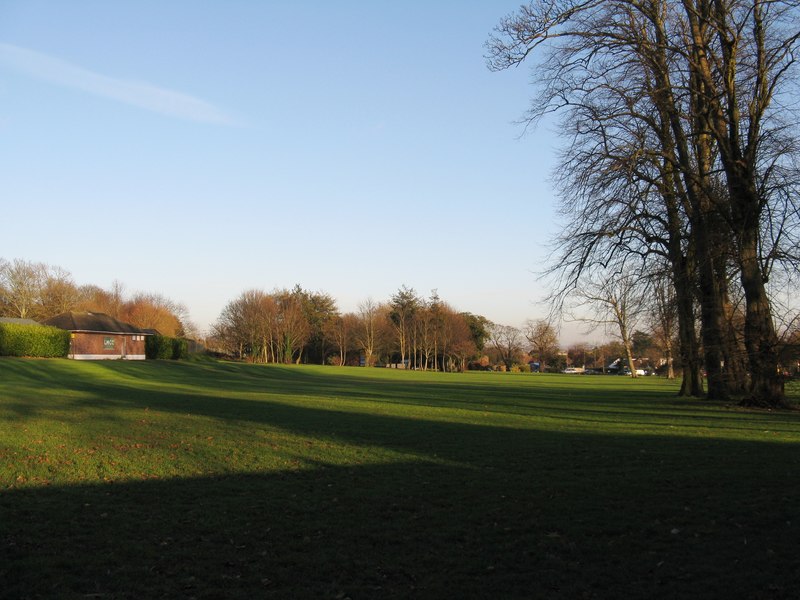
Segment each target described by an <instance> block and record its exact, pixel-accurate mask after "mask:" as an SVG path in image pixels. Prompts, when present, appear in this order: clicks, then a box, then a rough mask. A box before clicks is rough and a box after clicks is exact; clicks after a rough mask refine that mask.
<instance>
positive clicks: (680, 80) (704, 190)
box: [488, 0, 800, 406]
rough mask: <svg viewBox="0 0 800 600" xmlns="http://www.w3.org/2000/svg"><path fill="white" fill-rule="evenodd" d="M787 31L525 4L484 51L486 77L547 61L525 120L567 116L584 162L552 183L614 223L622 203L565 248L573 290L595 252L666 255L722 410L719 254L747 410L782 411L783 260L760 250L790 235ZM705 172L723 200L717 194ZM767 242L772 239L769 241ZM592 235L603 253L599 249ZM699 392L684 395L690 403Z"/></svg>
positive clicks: (687, 2) (771, 15)
mask: <svg viewBox="0 0 800 600" xmlns="http://www.w3.org/2000/svg"><path fill="white" fill-rule="evenodd" d="M795 17H796V6H795V3H794V2H791V1H783V2H781V1H767V0H737V1H732V2H722V1H719V0H683V1H678V0H647V1H644V0H616V1H613V2H583V3H576V2H573V1H571V0H535V1H533V2H531V3H530V4H529V5H527V6H524V7H522V8H521V9H520V10H519V12H518V13H516V14H513V15H511V16H509V17H507V18H506V19H504V20H503V21H502V22H501V23H500V25H499V26H498V28H497V35H496V36H494V37H492V38H491V39H490V41H489V44H488V47H489V55H490V66H491V67H492V68H495V69H503V68H508V67H511V66H516V65H518V64H521V63H522V62H524V61H525V60H526V59H528V57H529V56H531V55H532V54H536V55H537V56H539V57H540V58H541V59H542V60H540V61H539V63H538V64H537V71H536V72H537V75H538V76H539V77H540V78H541V81H542V85H541V86H540V91H541V94H540V96H539V97H538V98H537V99H536V101H535V102H534V104H533V107H532V110H531V113H530V114H529V117H530V118H531V119H532V120H535V119H536V118H538V117H540V116H541V115H543V114H546V113H548V112H550V111H554V110H562V109H563V111H564V114H565V115H566V117H567V119H568V121H567V122H565V127H564V130H565V131H566V132H568V133H569V135H572V136H573V140H574V143H573V145H572V148H571V150H573V149H578V150H582V152H573V153H572V154H571V156H572V157H573V158H572V162H571V163H569V164H571V165H574V166H576V167H577V169H575V171H574V175H573V172H572V171H570V169H568V168H564V167H563V166H562V168H561V169H560V171H561V173H564V174H565V177H566V178H567V179H568V180H569V181H570V182H571V184H572V185H574V186H575V189H579V190H581V191H582V193H583V194H586V195H587V197H588V196H589V195H590V194H591V191H592V189H599V190H600V191H601V192H602V193H601V196H600V198H603V199H612V198H614V197H619V198H622V199H623V200H622V202H616V203H615V204H614V205H615V206H619V207H620V208H621V205H622V204H624V203H626V202H629V203H630V204H631V208H632V210H630V211H628V213H627V215H630V216H631V218H629V219H626V218H625V216H626V213H625V212H624V211H622V210H618V211H616V212H609V211H608V210H600V211H598V213H599V214H600V215H601V216H602V218H603V219H605V222H604V223H603V224H602V227H594V228H591V227H586V228H585V229H584V230H585V232H586V233H587V234H589V235H585V236H584V235H581V233H580V231H579V232H578V235H576V236H575V238H576V240H577V241H576V243H575V246H576V251H575V256H576V260H575V262H574V263H573V266H575V267H576V268H575V269H573V270H572V275H573V276H574V278H575V279H574V280H573V281H572V284H573V285H574V284H576V280H577V277H579V276H580V273H581V272H582V270H583V268H584V267H585V266H586V265H587V264H590V263H591V261H592V260H594V259H595V258H597V260H598V261H599V262H600V263H602V264H604V265H608V264H610V263H609V257H610V258H611V260H612V261H613V258H614V257H613V256H612V255H610V254H609V253H608V252H604V253H603V252H601V253H600V254H599V255H598V254H596V250H597V248H598V247H600V246H609V248H610V249H611V250H613V251H615V252H619V253H621V254H628V255H631V254H636V253H638V254H639V255H640V256H641V257H642V258H646V257H647V256H648V255H649V254H650V253H651V252H662V253H663V254H665V255H666V256H667V257H668V258H669V260H670V262H671V265H672V268H673V271H674V277H673V282H674V284H675V285H676V293H677V296H678V305H679V319H680V321H681V327H680V332H681V345H682V347H684V346H687V345H688V344H689V343H690V342H692V336H690V335H688V333H690V332H689V331H688V328H689V324H690V323H691V319H690V318H689V315H688V313H687V312H686V311H687V310H688V307H689V303H688V299H689V298H690V297H691V296H690V295H689V294H687V293H686V289H684V286H685V285H686V284H687V283H688V282H694V284H695V285H698V287H699V291H700V297H701V307H702V311H701V317H702V322H703V342H704V347H705V359H706V368H707V370H708V371H709V394H710V395H711V396H715V397H723V396H725V395H726V394H727V393H729V386H728V379H726V378H725V377H723V375H722V369H721V363H722V362H723V358H724V356H725V352H726V346H725V344H727V343H729V340H728V339H727V336H726V335H725V334H724V331H723V327H724V311H723V307H724V304H725V298H724V290H723V289H722V287H721V284H720V260H719V258H720V252H719V250H720V248H732V249H733V251H734V252H733V255H734V258H735V262H736V266H737V269H738V271H739V277H740V280H741V285H742V289H743V291H744V294H745V296H746V300H747V302H746V311H745V312H746V314H745V324H746V326H745V346H746V348H747V354H748V360H749V372H750V380H751V386H750V394H751V401H752V402H755V403H760V404H764V405H768V406H780V405H783V404H784V396H783V389H782V385H781V380H780V378H779V377H778V376H777V369H776V360H777V354H776V351H775V350H776V348H775V343H776V335H775V330H774V323H773V319H772V314H771V306H770V300H769V297H768V296H767V293H766V286H765V281H766V280H767V279H768V276H769V268H770V261H772V260H774V259H775V258H776V257H777V256H783V257H788V256H789V255H790V254H792V253H793V252H783V251H781V252H773V251H772V250H771V249H769V248H765V247H764V242H765V241H773V240H779V239H781V238H783V239H787V238H788V239H794V238H795V235H794V231H796V230H797V226H798V219H797V218H796V214H797V210H796V206H797V205H796V200H795V198H796V196H797V195H796V194H795V193H792V192H791V190H793V189H794V188H796V185H797V181H798V178H797V174H796V170H794V169H792V168H791V165H792V162H793V160H794V158H796V155H797V152H798V148H797V145H796V144H795V143H794V141H793V140H794V138H795V137H796V136H793V134H792V132H791V131H790V129H788V128H787V123H786V122H782V121H781V120H780V110H779V109H781V108H785V105H784V106H781V104H780V102H779V100H780V99H781V98H785V97H787V96H788V95H789V94H791V93H792V92H794V91H795V90H794V88H793V87H791V85H790V84H791V83H792V80H791V77H790V75H791V74H792V73H793V71H794V66H795V65H794V56H795V53H796V49H797V45H798V39H800V36H798V34H797V32H796V27H795V25H794V23H793V19H795ZM716 173H721V174H722V176H723V185H724V188H725V192H726V193H725V194H719V193H718V190H717V189H716V188H717V184H718V181H719V179H718V177H717V175H716ZM609 191H610V192H609ZM652 191H655V192H656V193H655V194H652V193H651V192H652ZM651 197H652V198H656V197H657V198H660V202H659V204H658V205H657V207H656V208H657V210H655V211H648V205H646V204H644V203H642V202H641V199H646V198H651ZM790 198H791V199H790ZM789 205H791V206H789ZM586 206H588V204H587V205H586ZM787 206H788V210H787ZM781 211H782V212H781ZM583 215H584V217H586V218H588V219H590V221H589V222H592V221H591V219H592V216H591V215H587V213H583ZM609 215H614V218H613V220H610V221H609V220H608V219H607V218H606V217H607V216H609ZM776 216H777V218H776ZM787 217H788V218H787ZM765 221H768V222H769V225H767V224H766V223H765ZM687 224H688V227H687ZM774 228H778V229H780V230H781V232H782V233H781V234H780V235H770V236H765V235H764V233H765V231H766V232H771V231H772V230H773V229H774ZM572 229H573V230H575V229H576V228H575V227H574V226H573V227H572ZM682 231H687V233H688V236H686V237H684V236H683V235H682ZM664 233H666V235H664ZM603 235H608V236H610V237H611V239H613V240H614V243H613V244H610V245H609V244H607V243H604V242H603V237H602V236H603ZM659 244H660V246H661V247H660V249H659V248H658V247H657V246H658V245H659ZM783 247H784V248H785V247H786V246H785V245H784V246H783ZM581 249H582V251H581ZM603 254H605V256H606V258H600V257H601V256H602V255H603ZM693 257H697V259H698V260H697V261H696V262H694V260H693ZM693 263H694V264H693ZM695 268H696V269H697V273H698V275H699V276H698V277H697V279H696V280H695V279H693V278H692V277H693V271H694V269H695ZM565 287H569V286H565ZM689 359H690V361H691V359H692V357H689ZM686 366H688V367H690V369H689V370H688V372H687V369H686V367H685V369H684V372H685V375H688V376H691V377H694V375H693V373H694V368H693V365H692V364H688V365H686ZM698 391H699V387H698V386H697V382H694V383H693V384H692V386H691V389H690V390H689V393H692V394H695V393H697V392H698Z"/></svg>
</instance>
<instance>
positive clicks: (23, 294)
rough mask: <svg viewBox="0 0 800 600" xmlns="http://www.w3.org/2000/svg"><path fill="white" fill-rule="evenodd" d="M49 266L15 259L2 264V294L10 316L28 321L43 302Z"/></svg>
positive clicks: (0, 284)
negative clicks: (43, 289) (42, 297)
mask: <svg viewBox="0 0 800 600" xmlns="http://www.w3.org/2000/svg"><path fill="white" fill-rule="evenodd" d="M46 275H47V266H46V265H44V264H42V263H34V262H29V261H25V260H22V259H19V258H15V259H14V260H13V261H11V262H4V263H0V293H2V294H3V298H2V301H3V304H4V305H5V306H6V307H7V308H6V310H8V311H9V315H10V316H13V317H19V318H20V319H28V318H31V317H32V316H34V314H35V312H36V309H37V307H38V306H39V303H40V301H41V293H42V288H43V286H44V282H45V278H46Z"/></svg>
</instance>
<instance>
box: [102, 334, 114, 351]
mask: <svg viewBox="0 0 800 600" xmlns="http://www.w3.org/2000/svg"><path fill="white" fill-rule="evenodd" d="M113 349H114V338H113V337H111V336H105V337H104V338H103V350H113Z"/></svg>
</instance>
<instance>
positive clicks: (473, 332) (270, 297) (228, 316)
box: [209, 286, 491, 371]
mask: <svg viewBox="0 0 800 600" xmlns="http://www.w3.org/2000/svg"><path fill="white" fill-rule="evenodd" d="M490 326H491V323H490V322H489V321H488V319H486V318H484V317H481V316H478V315H473V314H470V313H464V312H458V311H456V310H455V309H454V308H452V307H451V306H450V305H449V304H447V303H446V302H444V301H443V300H442V299H441V298H439V296H438V295H437V294H436V292H435V291H434V292H433V293H432V294H431V295H430V297H428V298H424V297H421V296H419V295H418V294H417V293H416V292H415V291H414V289H413V288H409V287H407V286H402V287H401V288H400V289H399V290H398V291H397V292H396V293H395V294H394V295H392V297H391V298H390V299H389V300H388V301H386V302H376V301H374V300H372V299H366V300H364V301H363V302H361V303H360V304H359V306H358V311H357V312H345V313H343V312H341V311H340V310H339V308H338V307H337V305H336V301H335V300H334V299H333V298H332V297H331V296H330V295H329V294H327V293H325V292H312V291H308V290H304V289H303V288H301V287H300V286H295V287H294V288H293V289H291V290H289V289H278V290H273V291H271V292H266V291H263V290H248V291H246V292H243V293H242V294H240V295H239V296H238V297H237V298H236V299H234V300H231V301H230V302H229V303H228V304H227V305H226V306H225V308H224V309H223V311H222V313H221V314H220V317H219V319H218V320H217V322H216V323H215V324H214V326H213V335H212V336H211V339H210V340H209V344H210V345H211V346H212V347H216V348H218V349H220V350H222V351H224V352H225V353H227V354H230V355H233V356H235V357H237V358H247V359H249V360H252V361H254V362H262V363H270V362H271V363H314V364H332V365H363V366H375V365H378V364H381V365H394V366H398V367H402V368H409V369H418V370H429V369H431V370H443V371H454V370H464V369H466V368H467V366H468V363H469V362H470V361H472V360H477V359H479V358H480V356H481V351H482V350H483V349H484V346H485V345H486V342H487V340H488V338H489V329H490Z"/></svg>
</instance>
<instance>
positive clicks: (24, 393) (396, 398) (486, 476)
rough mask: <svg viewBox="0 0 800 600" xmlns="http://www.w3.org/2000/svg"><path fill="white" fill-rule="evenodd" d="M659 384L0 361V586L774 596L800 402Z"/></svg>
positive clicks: (787, 530)
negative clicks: (699, 394) (775, 405)
mask: <svg viewBox="0 0 800 600" xmlns="http://www.w3.org/2000/svg"><path fill="white" fill-rule="evenodd" d="M676 391H677V384H675V383H674V382H668V381H665V380H663V379H660V378H640V379H637V380H632V379H627V378H622V377H612V376H569V375H530V374H527V375H523V374H495V373H465V374H446V373H415V372H401V371H393V370H389V369H355V368H335V367H327V368H324V367H295V366H291V367H282V366H260V365H248V364H239V363H227V362H215V361H210V360H207V361H206V360H199V361H195V362H182V363H173V362H159V361H153V362H151V361H148V362H140V363H129V362H117V361H114V362H102V363H79V362H73V361H68V360H18V359H0V597H2V598H339V599H342V598H351V599H353V600H355V599H360V598H700V597H703V598H711V597H715V598H797V597H800V412H765V411H747V410H742V409H739V408H737V407H735V406H726V405H723V404H720V403H709V402H703V401H688V400H682V399H678V398H676V397H675V393H676ZM795 392H796V391H795V390H793V392H792V393H795Z"/></svg>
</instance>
